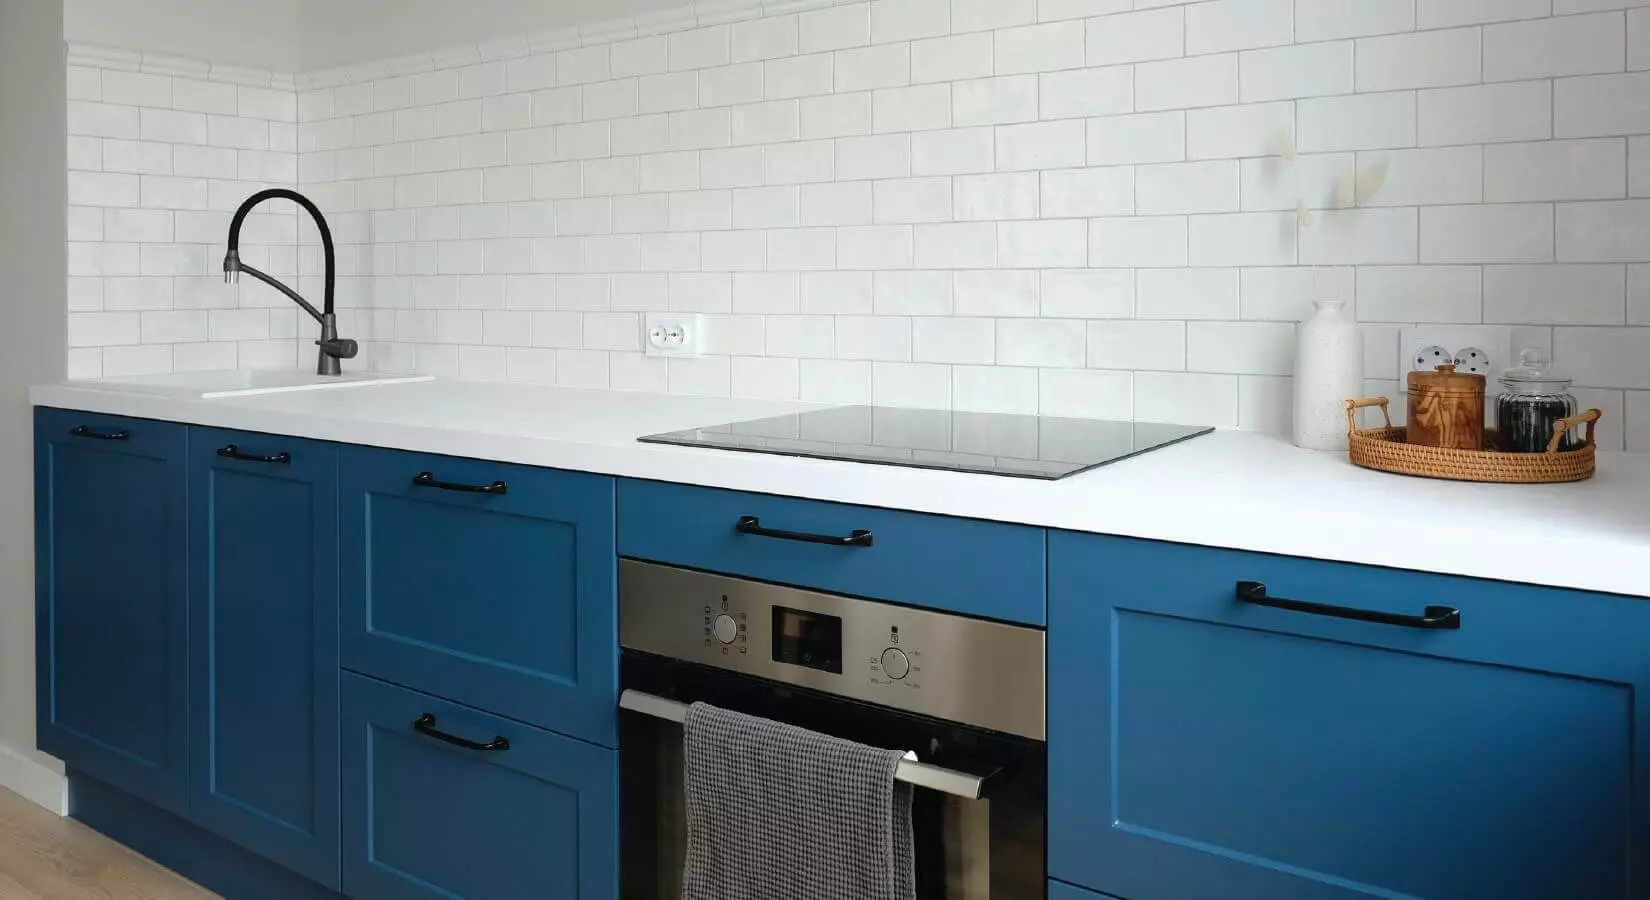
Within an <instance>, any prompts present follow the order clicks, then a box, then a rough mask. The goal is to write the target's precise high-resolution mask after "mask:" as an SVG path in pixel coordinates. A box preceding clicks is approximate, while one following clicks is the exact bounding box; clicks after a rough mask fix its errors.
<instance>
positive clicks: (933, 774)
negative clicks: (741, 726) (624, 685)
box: [619, 690, 990, 800]
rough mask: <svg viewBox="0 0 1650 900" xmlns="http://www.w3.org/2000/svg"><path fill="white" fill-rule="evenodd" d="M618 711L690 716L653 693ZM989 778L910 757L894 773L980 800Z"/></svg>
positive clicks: (624, 699)
mask: <svg viewBox="0 0 1650 900" xmlns="http://www.w3.org/2000/svg"><path fill="white" fill-rule="evenodd" d="M619 708H620V709H628V710H630V711H631V712H634V713H641V714H642V715H644V716H652V717H653V718H655V719H664V720H666V721H670V722H678V723H679V722H681V721H682V720H683V719H684V718H686V716H687V709H688V708H687V704H686V703H678V702H676V701H675V700H667V699H665V698H664V697H656V696H654V695H653V694H644V693H642V692H641V691H630V690H627V691H625V692H623V693H621V694H620V695H619ZM989 777H990V776H984V775H970V774H968V773H967V772H959V771H957V770H956V769H946V768H942V767H940V766H931V765H929V764H928V763H924V762H918V761H917V760H916V759H915V758H914V757H913V756H912V755H911V754H906V759H905V760H903V761H902V762H900V764H899V768H898V769H896V770H894V780H895V781H903V782H905V783H906V784H911V785H915V786H917V787H921V788H928V789H929V790H934V791H939V792H941V793H944V794H950V795H952V796H954V797H961V798H963V799H964V800H978V799H980V798H981V797H983V796H985V783H986V780H987V778H989Z"/></svg>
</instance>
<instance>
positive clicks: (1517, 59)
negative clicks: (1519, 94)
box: [1484, 13, 1627, 81]
mask: <svg viewBox="0 0 1650 900" xmlns="http://www.w3.org/2000/svg"><path fill="white" fill-rule="evenodd" d="M1624 26H1625V20H1624V19H1623V17H1622V16H1621V15H1620V14H1619V13H1601V14H1599V15H1592V16H1563V17H1559V18H1551V19H1536V20H1532V21H1525V22H1511V23H1507V24H1503V25H1491V26H1489V27H1486V28H1485V29H1484V80H1485V81H1516V80H1520V79H1525V78H1549V77H1553V76H1561V75H1591V74H1596V73H1602V72H1620V71H1621V70H1622V68H1623V65H1624V57H1623V53H1624V52H1625V47H1626V41H1627V37H1626V32H1625V27H1624Z"/></svg>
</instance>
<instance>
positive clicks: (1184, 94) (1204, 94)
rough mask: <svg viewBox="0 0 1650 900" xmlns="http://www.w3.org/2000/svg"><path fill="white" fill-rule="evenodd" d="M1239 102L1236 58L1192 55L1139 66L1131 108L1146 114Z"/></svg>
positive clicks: (1232, 55)
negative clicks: (1152, 111)
mask: <svg viewBox="0 0 1650 900" xmlns="http://www.w3.org/2000/svg"><path fill="white" fill-rule="evenodd" d="M1236 102H1238V55H1237V54H1236V53H1224V54H1219V55H1215V56H1194V57H1187V58H1185V59H1173V60H1164V61H1162V62H1148V63H1140V64H1138V65H1136V66H1135V70H1134V106H1135V109H1136V110H1139V111H1141V112H1147V111H1150V110H1160V109H1190V108H1193V107H1198V106H1223V105H1226V104H1231V103H1236Z"/></svg>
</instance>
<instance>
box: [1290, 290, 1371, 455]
mask: <svg viewBox="0 0 1650 900" xmlns="http://www.w3.org/2000/svg"><path fill="white" fill-rule="evenodd" d="M1312 306H1313V308H1314V311H1313V313H1312V317H1311V318H1309V319H1307V320H1306V321H1305V322H1303V323H1301V326H1300V328H1298V329H1297V330H1296V332H1295V446H1297V447H1305V448H1307V449H1309V450H1345V449H1346V401H1348V400H1351V399H1354V398H1356V397H1361V396H1363V383H1364V335H1363V332H1362V331H1360V330H1359V329H1358V323H1357V322H1355V321H1353V319H1352V317H1351V316H1349V315H1347V314H1346V303H1345V301H1341V300H1318V301H1315V302H1314V303H1313V304H1312Z"/></svg>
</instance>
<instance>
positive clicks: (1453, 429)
mask: <svg viewBox="0 0 1650 900" xmlns="http://www.w3.org/2000/svg"><path fill="white" fill-rule="evenodd" d="M1408 382H1409V416H1408V422H1407V424H1408V428H1407V431H1406V437H1405V440H1406V441H1407V442H1408V443H1411V444H1422V445H1425V446H1428V447H1443V448H1446V449H1450V450H1482V449H1484V376H1482V375H1474V374H1471V373H1458V372H1456V371H1455V366H1454V365H1453V364H1451V363H1445V364H1444V365H1441V366H1439V367H1438V370H1437V371H1436V372H1411V373H1409V378H1408Z"/></svg>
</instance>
